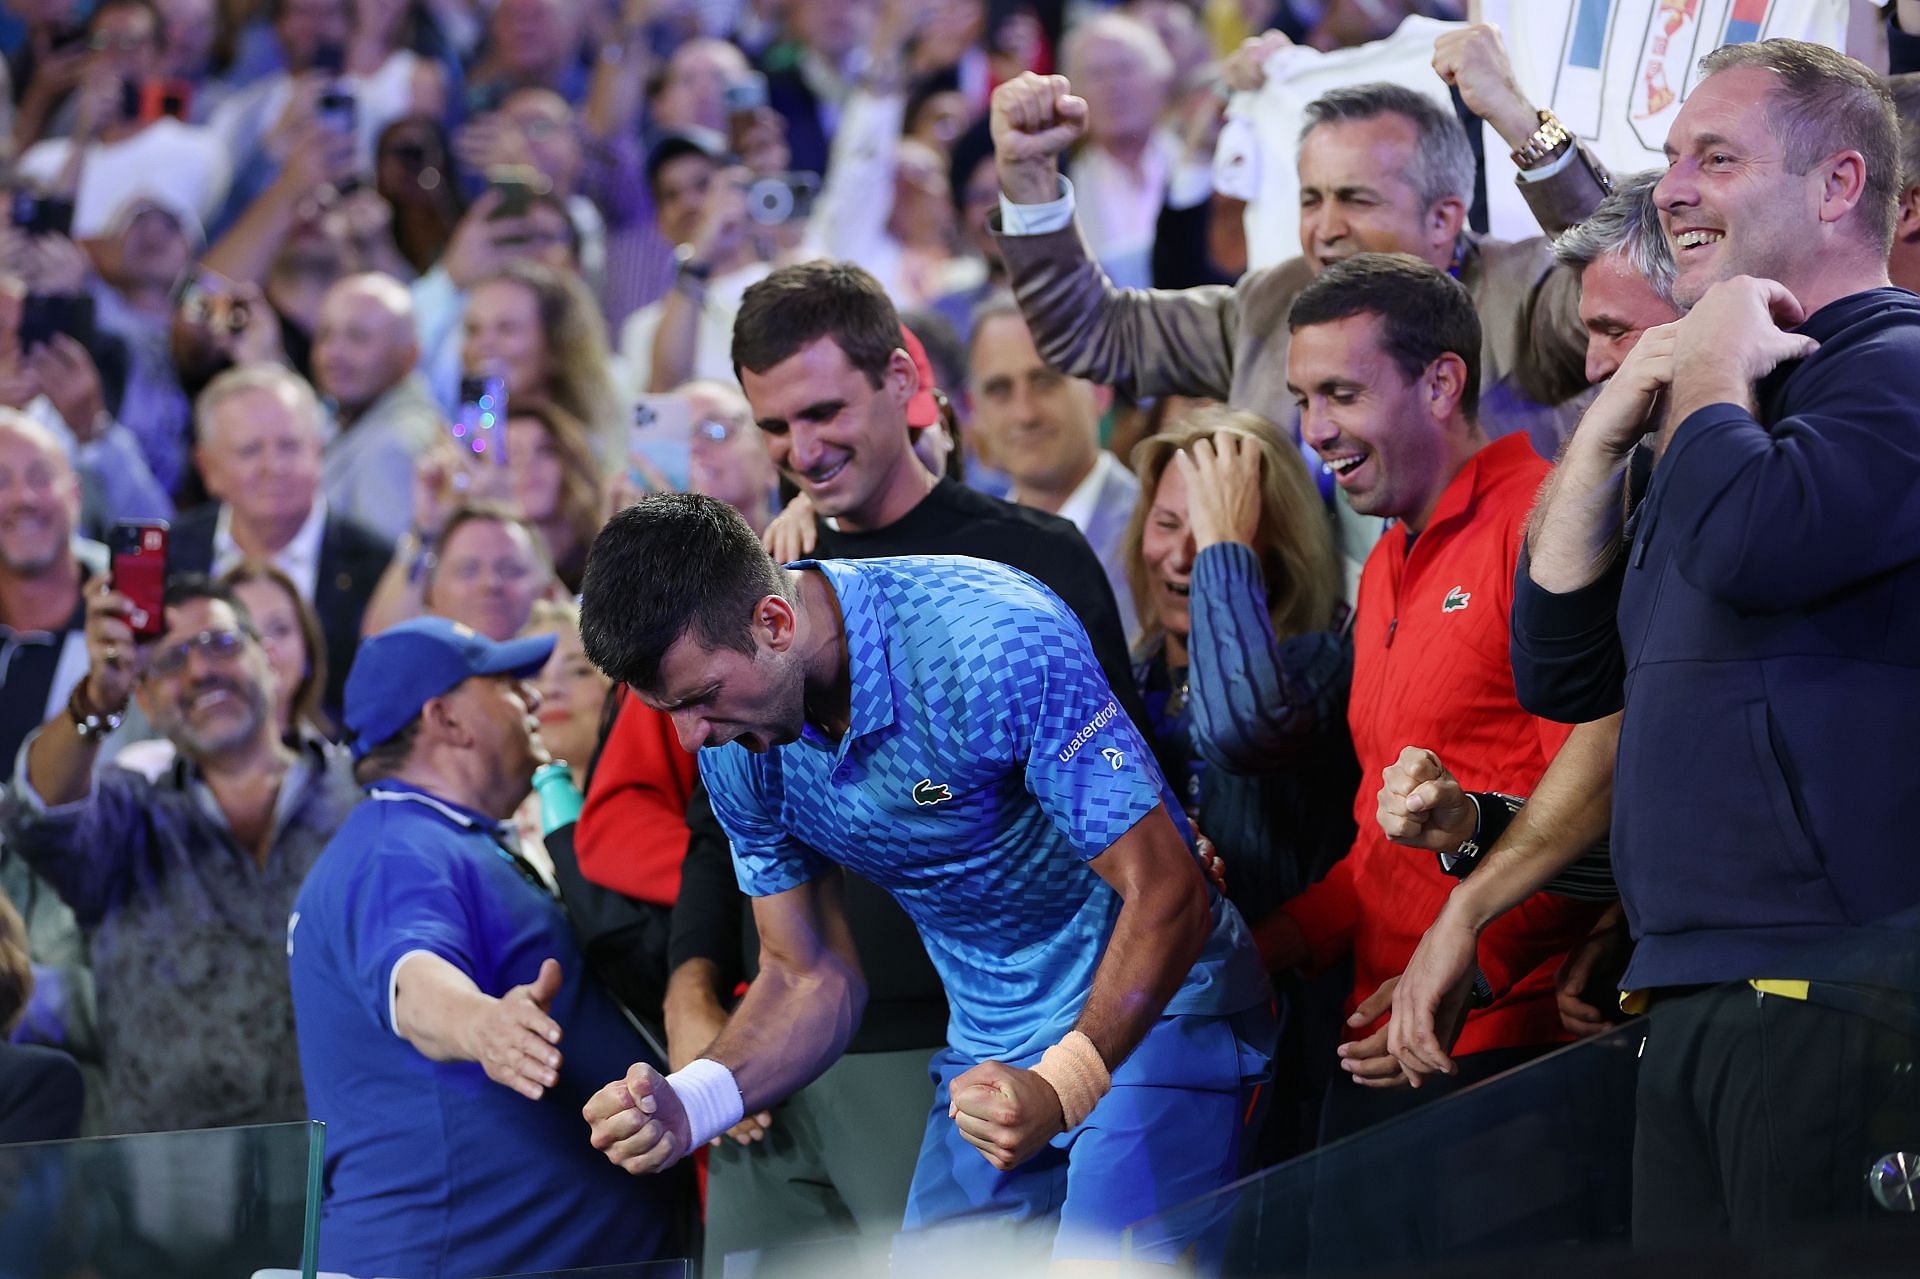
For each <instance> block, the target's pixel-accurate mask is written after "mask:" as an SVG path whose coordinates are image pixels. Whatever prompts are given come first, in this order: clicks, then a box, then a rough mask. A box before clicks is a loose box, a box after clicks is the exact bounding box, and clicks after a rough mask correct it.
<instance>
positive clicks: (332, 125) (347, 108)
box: [313, 85, 360, 137]
mask: <svg viewBox="0 0 1920 1279" xmlns="http://www.w3.org/2000/svg"><path fill="white" fill-rule="evenodd" d="M313 113H314V116H315V117H316V118H317V119H318V120H319V121H320V123H322V124H324V125H326V126H327V127H328V128H329V129H332V130H333V131H334V132H335V133H339V134H343V135H345V136H346V137H352V136H353V130H354V126H355V124H356V123H357V122H358V120H359V118H360V104H359V102H358V101H356V100H355V98H354V96H353V90H351V89H343V88H341V87H340V86H339V85H335V86H334V87H332V88H331V89H328V90H327V91H326V92H325V93H322V94H321V95H320V97H319V98H318V99H317V100H316V101H315V103H314V107H313Z"/></svg>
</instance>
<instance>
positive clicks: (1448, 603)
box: [1440, 586, 1473, 613]
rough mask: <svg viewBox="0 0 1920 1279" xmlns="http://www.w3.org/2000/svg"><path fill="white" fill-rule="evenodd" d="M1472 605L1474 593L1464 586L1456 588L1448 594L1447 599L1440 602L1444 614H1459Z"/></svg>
mask: <svg viewBox="0 0 1920 1279" xmlns="http://www.w3.org/2000/svg"><path fill="white" fill-rule="evenodd" d="M1471 603H1473V595H1472V593H1471V592H1469V591H1468V590H1467V588H1466V587H1464V586H1456V587H1454V588H1453V589H1452V590H1450V591H1448V592H1447V598H1445V599H1443V600H1441V601H1440V611H1441V612H1442V613H1458V612H1459V611H1460V610H1461V609H1464V608H1465V607H1466V606H1467V605H1469V604H1471Z"/></svg>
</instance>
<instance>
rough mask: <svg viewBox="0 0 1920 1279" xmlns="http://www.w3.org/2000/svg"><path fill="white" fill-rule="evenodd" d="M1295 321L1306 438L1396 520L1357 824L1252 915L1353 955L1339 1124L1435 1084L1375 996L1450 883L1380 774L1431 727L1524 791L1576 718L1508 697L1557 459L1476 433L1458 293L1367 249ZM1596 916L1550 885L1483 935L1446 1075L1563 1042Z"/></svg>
mask: <svg viewBox="0 0 1920 1279" xmlns="http://www.w3.org/2000/svg"><path fill="white" fill-rule="evenodd" d="M1289 325H1290V327H1291V329H1292V338H1293V340H1292V343H1291V345H1290V347H1289V349H1288V353H1287V387H1288V390H1289V391H1290V392H1291V393H1292V394H1293V397H1294V401H1295V403H1296V404H1297V405H1298V406H1299V409H1300V422H1301V433H1302V435H1303V437H1304V438H1305V440H1306V441H1307V443H1309V444H1311V445H1312V446H1313V448H1314V449H1315V451H1317V452H1318V453H1319V455H1320V457H1321V458H1322V459H1323V461H1324V462H1325V463H1326V465H1327V466H1328V467H1329V468H1331V470H1332V472H1333V474H1334V477H1335V482H1336V483H1338V484H1339V486H1340V489H1341V491H1342V492H1343V493H1344V494H1345V495H1346V497H1347V500H1348V501H1349V502H1350V503H1352V505H1353V509H1354V510H1356V511H1358V512H1360V513H1361V514H1363V515H1374V516H1379V517H1382V518H1385V519H1390V520H1394V521H1397V525H1396V526H1394V527H1390V528H1389V529H1388V530H1387V533H1386V535H1385V536H1383V537H1382V538H1381V539H1380V542H1379V543H1378V544H1377V545H1376V546H1375V547H1374V549H1373V553H1372V555H1371V556H1370V557H1369V558H1368V560H1367V564H1366V568H1365V569H1364V570H1363V572H1362V573H1361V577H1360V588H1359V598H1358V604H1357V608H1356V611H1355V616H1354V623H1353V646H1354V669H1353V692H1352V695H1351V697H1350V698H1349V701H1348V721H1349V727H1350V729H1351V731H1352V734H1353V744H1354V750H1355V753H1356V754H1357V755H1358V756H1359V760H1360V767H1361V776H1362V778H1363V779H1365V780H1364V781H1363V783H1362V785H1361V787H1360V789H1359V792H1358V793H1357V794H1356V796H1355V801H1354V816H1355V821H1356V823H1357V824H1358V827H1359V833H1358V835H1357V837H1356V839H1355V841H1354V846H1353V849H1352V851H1350V852H1349V853H1348V854H1347V856H1346V857H1344V858H1342V859H1341V860H1340V861H1339V862H1336V863H1335V864H1334V867H1333V869H1332V870H1331V871H1330V872H1329V873H1328V874H1327V876H1326V877H1325V878H1324V879H1322V880H1321V881H1320V882H1319V883H1317V884H1315V885H1314V886H1313V887H1311V888H1309V889H1308V890H1307V891H1306V892H1304V893H1302V894H1300V895H1299V896H1298V897H1295V898H1294V899H1293V900H1292V901H1289V902H1287V903H1285V904H1284V905H1282V906H1281V907H1280V909H1279V911H1278V912H1276V914H1275V915H1274V916H1272V917H1271V918H1269V919H1268V920H1266V921H1265V922H1263V923H1262V924H1261V925H1260V928H1259V932H1260V941H1261V948H1262V950H1263V952H1264V953H1265V954H1266V956H1267V958H1268V960H1269V962H1270V963H1271V964H1272V965H1274V966H1275V967H1281V966H1291V965H1293V964H1300V963H1307V964H1311V965H1312V966H1314V967H1316V968H1318V967H1324V966H1326V965H1328V964H1330V963H1333V962H1335V961H1336V960H1339V959H1341V958H1343V957H1344V956H1347V955H1351V956H1352V958H1353V961H1354V989H1353V993H1352V995H1351V996H1350V997H1349V999H1348V1003H1347V1011H1348V1012H1349V1013H1350V1014H1354V1018H1353V1020H1352V1021H1350V1022H1349V1034H1351V1035H1352V1036H1353V1037H1354V1039H1353V1042H1350V1043H1347V1044H1345V1045H1343V1046H1342V1047H1341V1050H1340V1053H1341V1057H1342V1061H1343V1065H1344V1068H1345V1070H1346V1072H1347V1074H1348V1076H1349V1079H1348V1080H1336V1082H1335V1084H1334V1086H1333V1087H1332V1088H1331V1089H1330V1091H1329V1095H1328V1098H1327V1104H1326V1106H1325V1108H1324V1110H1323V1112H1322V1127H1321V1133H1322V1137H1323V1138H1325V1139H1331V1138H1333V1137H1336V1136H1343V1135H1345V1134H1347V1133H1350V1132H1353V1131H1356V1130H1357V1129H1359V1128H1363V1127H1366V1126H1368V1125H1369V1124H1372V1123H1374V1122H1377V1121H1379V1120H1381V1119H1385V1118H1388V1117H1390V1116H1391V1115H1393V1114H1394V1113H1397V1112H1398V1111H1399V1110H1401V1109H1404V1108H1406V1107H1407V1106H1410V1105H1412V1104H1414V1103H1415V1100H1416V1098H1418V1099H1422V1100H1424V1099H1425V1098H1426V1097H1427V1096H1430V1095H1431V1094H1432V1093H1433V1092H1434V1090H1433V1089H1430V1088H1429V1089H1422V1090H1421V1091H1420V1093H1418V1094H1415V1093H1412V1092H1411V1090H1408V1089H1406V1088H1404V1087H1403V1085H1404V1084H1405V1083H1406V1077H1405V1075H1404V1074H1403V1072H1402V1071H1401V1068H1400V1064H1399V1062H1398V1061H1397V1060H1395V1058H1394V1057H1393V1056H1392V1055H1391V1054H1390V1053H1389V1052H1388V1051H1387V1047H1386V1038H1387V1030H1386V1027H1385V1025H1384V1023H1380V1021H1379V1018H1380V1014H1381V1013H1383V1012H1385V1010H1386V999H1385V998H1383V997H1381V996H1379V995H1376V994H1375V992H1376V991H1378V990H1379V989H1380V988H1381V987H1382V985H1383V984H1384V983H1386V982H1387V981H1388V980H1389V979H1390V978H1393V977H1395V976H1397V975H1398V974H1399V973H1400V972H1401V971H1402V970H1403V969H1404V968H1405V966H1406V962H1407V960H1408V958H1409V957H1410V956H1411V955H1412V954H1413V950H1414V947H1415V945H1416V944H1417V943H1418V942H1419V940H1420V937H1421V934H1422V933H1423V932H1424V931H1425V930H1426V927H1427V925H1428V924H1429V923H1430V922H1431V921H1432V919H1433V917H1434V915H1435V914H1436V913H1437V912H1438V911H1439V909H1440V906H1441V905H1442V903H1444V902H1445V900H1446V897H1447V893H1448V891H1449V890H1450V889H1451V888H1452V886H1453V884H1454V882H1455V881H1454V880H1453V879H1451V878H1450V877H1449V876H1448V875H1447V874H1446V873H1445V872H1443V871H1442V870H1441V868H1440V866H1439V864H1438V863H1437V862H1436V861H1435V860H1434V859H1432V858H1425V857H1414V856H1410V855H1409V854H1408V853H1407V852H1406V850H1405V849H1402V848H1398V847H1395V846H1394V845H1392V844H1390V843H1389V842H1388V841H1387V839H1386V837H1385V835H1384V834H1382V832H1381V830H1380V827H1379V825H1378V824H1377V823H1376V822H1375V821H1374V804H1375V799H1374V796H1375V792H1376V790H1377V787H1378V783H1377V782H1376V781H1375V780H1374V779H1376V778H1378V777H1379V776H1380V775H1381V773H1382V772H1383V771H1384V770H1385V769H1386V768H1387V767H1389V766H1390V765H1392V764H1393V763H1394V762H1395V761H1396V760H1397V759H1398V758H1399V755H1400V749H1401V747H1402V746H1403V745H1405V744H1406V743H1408V742H1420V743H1423V744H1427V745H1430V746H1431V747H1432V748H1433V749H1434V750H1436V751H1437V752H1438V753H1439V754H1440V756H1441V757H1442V758H1443V759H1446V760H1448V762H1449V763H1450V764H1451V765H1452V767H1453V769H1454V772H1455V773H1456V774H1457V775H1458V776H1459V777H1460V779H1461V784H1462V785H1463V786H1465V787H1467V788H1468V789H1470V790H1492V791H1501V792H1507V793H1516V794H1522V795H1524V794H1527V793H1529V792H1530V791H1531V790H1532V789H1533V787H1534V784H1535V783H1536V782H1537V781H1538V780H1539V778H1540V775H1541V773H1542V772H1544V771H1545V769H1546V766H1547V762H1548V761H1549V760H1550V759H1552V758H1553V755H1554V753H1555V752H1556V751H1557V750H1559V748H1560V745H1561V743H1562V742H1564V741H1565V740H1566V736H1567V730H1566V729H1565V728H1563V727H1561V726H1559V725H1555V724H1550V723H1547V722H1546V721H1544V720H1539V719H1535V718H1534V717H1533V716H1531V715H1528V714H1527V713H1526V712H1525V711H1524V710H1522V709H1521V707H1520V704H1519V700H1518V698H1517V697H1516V695H1515V693H1514V688H1513V677H1512V672H1511V669H1510V667H1509V665H1508V661H1507V618H1508V609H1509V605H1510V602H1511V600H1512V596H1513V566H1514V562H1515V559H1516V557H1517V556H1518V554H1519V550H1520V540H1521V536H1522V532H1523V530H1524V528H1525V525H1526V517H1527V511H1528V509H1529V508H1530V507H1531V506H1532V503H1533V496H1534V493H1535V491H1536V490H1537V489H1538V488H1539V486H1540V482H1541V480H1543V479H1544V478H1545V476H1546V473H1547V464H1546V463H1545V462H1544V461H1542V460H1541V459H1540V458H1539V457H1537V456H1535V455H1534V453H1533V451H1532V450H1531V449H1529V448H1528V447H1527V443H1526V441H1525V440H1524V439H1520V438H1517V437H1508V438H1506V439H1502V440H1499V441H1497V442H1495V443H1492V444H1489V443H1488V442H1487V439H1486V436H1485V434H1484V433H1483V432H1482V431H1481V429H1480V426H1479V424H1478V421H1477V420H1476V416H1475V415H1476V409H1477V397H1478V395H1479V390H1480V349H1481V344H1480V331H1479V330H1480V325H1479V321H1478V320H1477V319H1476V317H1475V315H1474V310H1473V302H1472V300H1471V298H1469V297H1468V295H1467V291H1466V290H1465V289H1464V288H1462V287H1461V285H1460V284H1459V283H1458V282H1457V281H1455V280H1452V279H1449V278H1448V277H1447V276H1446V275H1445V274H1443V273H1442V272H1440V271H1438V270H1436V269H1435V268H1433V267H1432V266H1430V265H1428V264H1426V263H1424V262H1421V261H1419V260H1417V259H1415V258H1411V257H1407V256H1405V255H1396V254H1361V255H1359V256H1357V257H1353V258H1350V259H1348V260H1347V261H1345V262H1341V263H1339V264H1337V265H1335V266H1331V267H1329V268H1328V269H1327V270H1326V271H1324V272H1322V273H1321V274H1320V276H1319V278H1317V279H1316V280H1315V281H1314V282H1313V283H1312V284H1310V285H1308V286H1307V287H1306V288H1305V289H1304V290H1302V291H1301V293H1300V296H1299V298H1298V299H1297V300H1296V301H1295V302H1294V304H1293V307H1292V310H1291V312H1290V314H1289ZM1598 913H1599V907H1598V906H1597V905H1593V904H1589V903H1583V902H1574V901H1569V900H1566V899H1556V898H1549V897H1546V896H1538V897H1535V898H1534V899H1531V900H1529V901H1528V902H1527V903H1526V905H1525V906H1523V907H1522V908H1521V909H1520V910H1519V911H1517V912H1515V913H1514V914H1513V915H1510V916H1508V917H1507V919H1506V920H1503V921H1502V923H1503V924H1504V927H1497V928H1494V929H1490V930H1489V931H1488V932H1487V933H1486V935H1485V936H1483V937H1482V938H1481V943H1480V962H1481V966H1482V968H1483V969H1484V970H1485V972H1486V976H1487V980H1488V983H1489V984H1490V986H1491V987H1492V989H1493V990H1494V991H1496V992H1499V994H1498V997H1497V998H1495V999H1493V1000H1492V1002H1491V1003H1490V1004H1489V1005H1488V1006H1487V1007H1484V1008H1481V1009H1478V1010H1476V1011H1475V1012H1473V1013H1472V1014H1471V1015H1470V1016H1469V1017H1468V1018H1467V1022H1466V1026H1465V1029H1464V1030H1463V1031H1462V1034H1461V1039H1460V1047H1461V1053H1462V1056H1461V1063H1460V1072H1459V1073H1458V1074H1456V1075H1455V1076H1453V1077H1452V1079H1451V1080H1450V1082H1451V1083H1452V1084H1454V1085H1455V1086H1457V1085H1458V1084H1459V1083H1460V1082H1462V1081H1471V1080H1478V1079H1483V1078H1486V1077H1487V1076H1489V1075H1491V1074H1495V1073H1497V1072H1498V1071H1500V1070H1503V1069H1505V1068H1507V1067H1508V1066H1511V1065H1514V1064H1517V1063H1518V1062H1520V1061H1523V1060H1525V1059H1527V1058H1529V1057H1531V1056H1534V1055H1536V1054H1538V1053H1539V1052H1542V1051H1544V1050H1545V1049H1546V1048H1547V1047H1549V1046H1551V1045H1552V1044H1554V1043H1557V1042H1560V1041H1562V1040H1563V1039H1564V1038H1565V1037H1566V1036H1565V1034H1564V1032H1563V1031H1562V1029H1561V1026H1560V1021H1559V1015H1558V1012H1557V1010H1556V1006H1555V1002H1554V991H1553V982H1552V976H1553V972H1554V969H1555V967H1556V966H1557V964H1558V956H1560V955H1561V954H1562V953H1564V952H1565V951H1566V950H1567V949H1568V948H1569V947H1570V946H1571V945H1572V944H1573V943H1574V942H1575V941H1577V940H1579V939H1580V938H1583V937H1585V936H1586V933H1587V930H1588V928H1589V927H1590V926H1591V925H1592V923H1593V921H1594V919H1595V918H1596V917H1597V915H1598ZM1390 993H1391V992H1388V997H1390ZM1363 1000H1364V1001H1365V1003H1364V1006H1363V1003H1362V1001H1363ZM1354 1084H1358V1085H1361V1086H1360V1087H1355V1086H1353V1085H1354Z"/></svg>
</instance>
